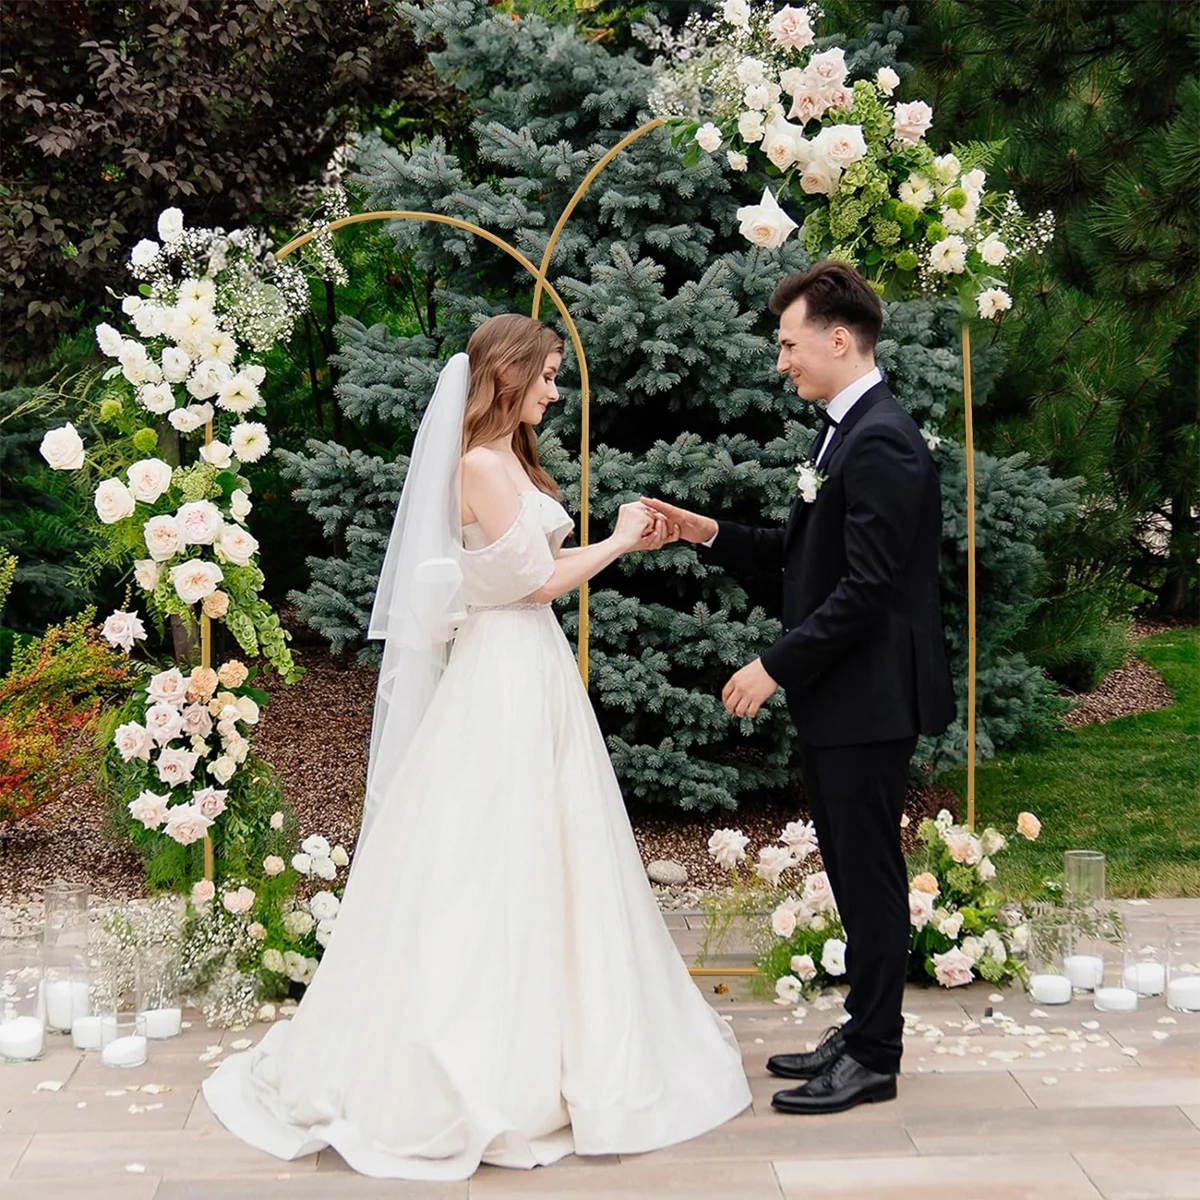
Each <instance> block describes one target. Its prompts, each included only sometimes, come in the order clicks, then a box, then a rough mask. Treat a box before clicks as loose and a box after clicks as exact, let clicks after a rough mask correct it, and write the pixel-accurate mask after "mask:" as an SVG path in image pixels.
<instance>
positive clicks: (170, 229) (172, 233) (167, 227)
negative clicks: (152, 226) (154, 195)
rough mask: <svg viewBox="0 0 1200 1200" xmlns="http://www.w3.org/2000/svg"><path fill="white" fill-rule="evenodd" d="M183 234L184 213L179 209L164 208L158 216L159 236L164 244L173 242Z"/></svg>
mask: <svg viewBox="0 0 1200 1200" xmlns="http://www.w3.org/2000/svg"><path fill="white" fill-rule="evenodd" d="M182 232H183V211H182V210H181V209H178V208H164V209H163V210H162V212H161V213H159V214H158V236H159V237H160V238H162V240H163V241H164V242H173V241H174V240H175V239H176V238H177V237H178V236H179V235H180V234H181V233H182ZM156 249H157V248H156Z"/></svg>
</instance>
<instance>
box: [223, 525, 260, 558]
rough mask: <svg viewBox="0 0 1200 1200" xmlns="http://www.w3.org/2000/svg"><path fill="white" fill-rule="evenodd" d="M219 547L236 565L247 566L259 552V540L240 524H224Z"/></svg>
mask: <svg viewBox="0 0 1200 1200" xmlns="http://www.w3.org/2000/svg"><path fill="white" fill-rule="evenodd" d="M217 547H218V549H219V551H220V552H221V554H223V555H224V556H225V558H226V559H228V560H229V561H230V562H231V563H233V564H234V565H235V566H238V567H246V566H249V565H250V559H251V558H252V557H253V556H254V555H255V554H257V553H258V540H257V539H256V538H255V537H254V536H253V535H251V534H249V533H247V532H246V531H245V530H244V529H242V528H241V526H239V525H222V526H221V539H220V541H219V542H218V543H217Z"/></svg>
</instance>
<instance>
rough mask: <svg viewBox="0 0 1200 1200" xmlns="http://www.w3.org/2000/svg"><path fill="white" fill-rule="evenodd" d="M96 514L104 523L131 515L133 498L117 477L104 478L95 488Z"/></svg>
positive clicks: (111, 523)
mask: <svg viewBox="0 0 1200 1200" xmlns="http://www.w3.org/2000/svg"><path fill="white" fill-rule="evenodd" d="M94 503H95V506H96V515H97V516H98V517H99V518H100V520H101V521H103V522H104V524H105V525H113V524H115V523H116V522H117V521H121V520H124V518H125V517H131V516H133V510H134V507H135V505H134V500H133V496H132V495H131V494H130V492H129V489H128V488H127V487H126V486H125V485H124V484H123V483H122V482H121V481H120V480H119V479H106V480H104V482H103V483H101V484H100V485H99V486H98V487H97V488H96V495H95V499H94Z"/></svg>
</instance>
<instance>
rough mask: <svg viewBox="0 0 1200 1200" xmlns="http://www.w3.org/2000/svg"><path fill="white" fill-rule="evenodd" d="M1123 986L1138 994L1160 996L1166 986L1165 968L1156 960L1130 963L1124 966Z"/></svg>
mask: <svg viewBox="0 0 1200 1200" xmlns="http://www.w3.org/2000/svg"><path fill="white" fill-rule="evenodd" d="M1125 986H1126V987H1127V988H1132V989H1133V990H1134V991H1135V992H1137V994H1138V995H1139V996H1161V995H1162V994H1163V989H1164V988H1165V987H1166V986H1167V969H1166V967H1164V966H1163V965H1162V963H1156V962H1136V963H1130V964H1129V966H1127V967H1126V968H1125Z"/></svg>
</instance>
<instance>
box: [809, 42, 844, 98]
mask: <svg viewBox="0 0 1200 1200" xmlns="http://www.w3.org/2000/svg"><path fill="white" fill-rule="evenodd" d="M805 70H807V71H808V73H809V75H810V76H812V77H813V78H816V79H819V80H820V81H821V85H822V86H823V87H827V88H829V87H841V84H842V80H844V79H845V78H846V74H847V69H846V52H845V50H842V49H839V48H838V47H834V48H833V49H832V50H822V51H821V53H820V54H814V55H813V56H812V58H810V59H809V60H808V66H807V67H806V68H805Z"/></svg>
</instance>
